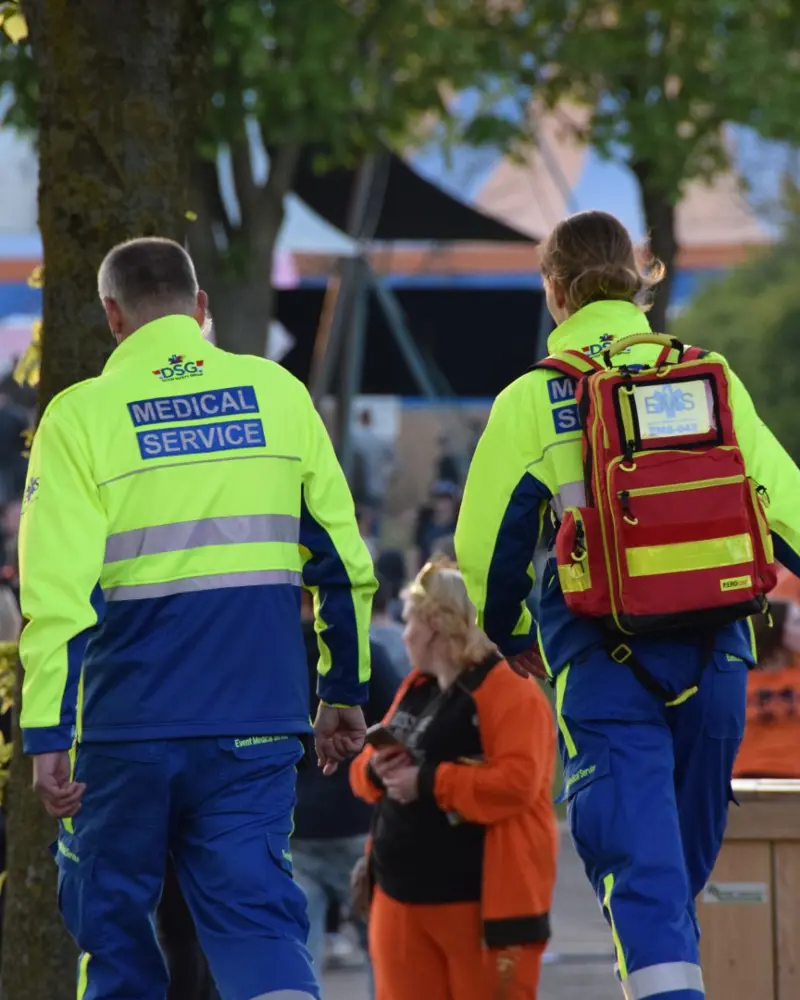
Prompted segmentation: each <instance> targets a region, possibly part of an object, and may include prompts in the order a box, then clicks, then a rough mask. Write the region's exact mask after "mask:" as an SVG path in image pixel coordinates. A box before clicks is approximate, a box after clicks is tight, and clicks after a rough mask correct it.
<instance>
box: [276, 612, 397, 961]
mask: <svg viewBox="0 0 800 1000" xmlns="http://www.w3.org/2000/svg"><path fill="white" fill-rule="evenodd" d="M303 601H304V605H303V611H304V614H303V635H304V638H305V643H306V650H307V654H308V677H309V685H310V695H311V712H312V715H313V713H314V712H315V711H316V705H317V696H316V691H315V689H316V676H317V661H318V660H319V648H318V646H317V636H316V633H315V631H314V621H313V615H312V611H311V599H310V596H309V595H308V594H307V593H305V592H304V593H303ZM370 652H371V656H372V678H371V680H370V689H369V702H368V704H367V705H365V706H364V716H365V718H366V721H367V725H368V726H370V725H373V724H375V723H377V722H380V721H381V719H383V717H384V715H385V714H386V712H387V711H388V710H389V707H390V706H391V704H392V700H393V699H394V695H395V692H396V691H397V688H398V687H399V685H400V680H401V677H400V674H399V672H398V671H397V670H396V669H395V668H394V667H393V666H392V662H391V660H390V659H389V656H388V654H387V653H386V651H385V650H384V648H383V647H382V646H381V645H380V644H378V643H375V642H371V643H370ZM349 771H350V763H349V761H348V762H346V763H344V764H340V765H339V767H338V769H337V771H336V773H335V774H333V775H331V776H330V777H325V776H324V775H323V774H322V771H321V770H320V769H319V768H318V767H316V765H315V764H313V763H309V764H307V765H306V766H305V767H303V768H301V769H300V770H299V771H298V775H297V805H296V807H295V811H294V835H293V837H292V845H291V846H292V860H293V864H294V874H295V879H296V880H297V883H298V885H300V886H301V887H302V889H303V890H304V891H305V893H306V896H307V898H308V920H309V925H310V930H309V938H308V948H309V951H310V952H311V956H312V958H313V960H314V965H315V968H316V972H317V976H318V977H319V978H320V979H321V978H322V962H323V957H324V945H325V923H326V915H327V912H328V908H329V906H330V905H331V904H338V905H339V906H343V905H346V904H347V902H348V901H349V898H350V873H351V871H352V870H353V867H354V865H355V864H356V862H357V861H358V860H359V859H360V858H361V857H362V856H363V854H364V848H365V844H366V839H367V835H368V833H369V830H370V826H371V823H372V807H371V806H370V805H367V803H365V802H362V801H360V800H359V799H357V798H356V797H355V795H354V794H353V792H352V791H351V789H350V777H349ZM361 930H362V932H363V928H361ZM362 942H363V943H364V944H365V943H366V936H365V935H363V934H362Z"/></svg>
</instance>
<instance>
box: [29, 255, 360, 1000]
mask: <svg viewBox="0 0 800 1000" xmlns="http://www.w3.org/2000/svg"><path fill="white" fill-rule="evenodd" d="M98 284H99V292H100V297H101V299H102V301H103V305H104V307H105V311H106V314H107V316H108V320H109V325H110V327H111V330H112V333H113V334H114V337H115V339H116V340H117V342H118V345H119V346H118V347H117V349H116V350H115V351H114V353H113V354H112V355H111V358H110V359H109V361H108V363H107V364H106V366H105V368H104V370H103V373H102V374H101V375H100V376H99V377H98V378H95V379H89V380H88V381H85V382H82V383H79V384H78V385H74V386H72V387H71V388H69V389H67V390H66V391H65V392H63V393H61V395H59V396H57V397H56V398H55V399H54V400H53V402H52V403H51V404H50V405H49V406H48V408H47V410H46V412H45V414H44V416H43V418H42V422H41V424H40V426H39V429H38V432H37V434H36V437H35V440H34V444H33V448H32V452H31V459H30V470H29V478H28V483H27V488H26V491H25V501H24V508H23V513H22V519H21V528H20V560H21V574H22V607H23V613H24V615H25V617H26V618H27V619H28V624H27V626H26V628H25V630H24V632H23V635H22V641H21V648H20V652H21V657H22V662H23V666H24V668H25V679H24V687H23V701H22V719H21V722H22V732H23V741H24V748H25V751H26V753H28V754H33V755H34V781H35V787H36V789H37V791H38V792H39V794H40V795H41V797H42V799H43V800H44V803H45V805H46V807H47V808H48V810H49V811H50V812H51V813H52V814H53V815H55V816H58V817H60V818H61V819H62V824H61V829H60V835H59V839H58V844H57V850H56V860H57V862H58V866H59V869H60V871H59V904H60V907H61V911H62V914H63V917H64V920H65V922H66V925H67V927H68V929H69V930H70V932H71V933H72V935H73V936H74V937H75V939H76V941H77V942H78V945H79V946H80V948H81V951H82V955H81V959H80V969H79V996H83V995H84V994H85V995H86V996H87V997H88V996H91V997H93V998H96V1000H111V998H114V1000H117V998H119V997H136V998H137V1000H163V997H164V995H165V992H166V987H167V973H166V969H165V965H164V960H163V957H162V954H161V951H160V950H159V947H158V943H157V940H156V936H155V933H154V929H153V920H152V918H153V914H154V912H155V909H156V906H157V904H158V900H159V897H160V894H161V888H162V883H163V879H164V874H165V867H166V861H167V855H168V853H171V854H172V856H173V859H174V863H175V866H176V870H177V873H178V876H179V879H180V883H181V888H182V890H183V892H184V895H185V896H186V899H187V902H188V904H189V906H190V909H191V910H192V913H193V916H194V919H195V921H196V923H197V927H198V932H199V936H200V941H201V944H202V947H203V949H204V951H205V953H206V955H207V956H208V959H209V963H210V965H211V968H212V971H213V974H214V977H215V979H216V981H217V984H218V987H219V991H220V993H221V995H222V997H223V1000H252V998H259V1000H261V998H265V1000H266V998H269V997H274V998H275V1000H284V998H288V997H291V998H292V1000H294V998H295V997H296V998H297V1000H302V998H304V997H306V998H309V1000H311V998H318V997H319V992H318V987H317V984H316V982H315V977H314V974H313V971H312V968H311V963H310V960H309V956H308V952H307V950H306V948H305V937H306V933H307V922H306V916H305V901H304V898H303V895H302V892H301V891H300V889H299V888H298V887H297V886H296V885H295V883H294V881H293V879H292V861H291V854H290V847H289V834H290V832H291V812H292V808H293V805H294V778H295V767H296V765H297V764H298V762H299V761H300V759H301V758H302V756H303V741H304V739H305V738H306V737H307V735H309V734H310V733H311V726H310V723H309V718H308V711H309V709H308V675H307V667H306V654H305V648H304V643H303V633H302V628H301V621H300V586H301V584H304V585H305V586H306V587H307V588H309V589H311V590H312V591H313V593H314V597H315V609H316V614H317V629H318V633H319V646H320V653H321V658H320V667H319V693H320V698H321V707H320V712H319V715H318V717H317V722H316V745H317V755H318V758H319V763H320V766H323V767H324V768H325V770H326V771H327V772H328V773H330V772H331V771H332V770H334V769H335V767H336V764H337V762H338V761H340V760H343V759H344V758H345V757H346V756H348V755H350V754H352V753H354V752H355V751H357V750H358V749H360V746H361V744H362V743H363V738H364V721H363V716H362V713H361V709H360V708H359V707H357V706H359V705H360V704H361V703H362V702H364V701H365V700H366V698H367V693H368V681H369V673H370V667H369V621H370V605H371V597H372V593H373V592H374V589H375V587H376V582H375V579H374V575H373V570H372V563H371V560H370V558H369V555H368V553H367V550H366V547H365V545H364V544H363V542H362V540H361V538H360V536H359V533H358V529H357V526H356V520H355V514H354V509H353V503H352V500H351V497H350V493H349V490H348V487H347V484H346V482H345V479H344V476H343V474H342V471H341V469H340V467H339V464H338V462H337V460H336V457H335V455H334V452H333V448H332V446H331V443H330V439H329V438H328V435H327V433H326V431H325V429H324V426H323V424H322V421H321V420H320V418H319V416H318V415H317V413H316V411H315V409H314V407H313V405H312V402H311V399H310V397H309V395H308V393H307V392H306V390H305V388H304V387H303V386H302V385H301V384H300V382H298V381H297V380H296V379H295V378H293V377H292V376H291V375H289V374H288V373H287V372H286V371H284V370H283V369H282V368H280V367H279V366H277V365H275V364H273V363H271V362H268V361H266V360H262V359H259V358H254V357H241V356H235V355H231V354H228V353H226V352H224V351H221V350H218V349H217V348H215V347H213V346H211V345H210V344H209V343H208V342H206V341H205V340H204V338H203V334H202V328H203V325H204V322H205V314H206V296H205V293H204V292H202V291H200V290H199V289H198V286H197V279H196V277H195V272H194V267H193V265H192V262H191V260H190V258H189V257H188V255H187V254H186V253H185V252H184V250H183V249H182V248H181V247H180V246H178V245H177V244H175V243H172V242H171V241H167V240H156V239H144V240H135V241H132V242H130V243H127V244H122V245H120V246H118V247H116V248H115V249H114V250H112V251H111V252H110V254H109V255H108V256H107V258H106V260H105V261H104V263H103V265H102V267H101V268H100V272H99V278H98ZM73 739H74V740H75V748H74V752H73V753H72V755H71V760H70V755H69V753H68V751H70V748H71V747H72V746H73Z"/></svg>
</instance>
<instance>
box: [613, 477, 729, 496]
mask: <svg viewBox="0 0 800 1000" xmlns="http://www.w3.org/2000/svg"><path fill="white" fill-rule="evenodd" d="M746 478H747V477H746V476H724V477H723V478H722V479H696V480H694V481H693V482H690V483H669V484H667V485H666V486H635V487H634V488H633V489H632V490H620V491H619V492H618V493H617V496H618V497H619V498H620V499H621V498H622V495H623V493H624V494H625V495H626V496H628V497H647V496H657V495H658V494H660V493H682V492H683V491H684V490H704V489H707V488H708V487H710V486H733V485H734V484H735V483H743V482H744V481H745V479H746Z"/></svg>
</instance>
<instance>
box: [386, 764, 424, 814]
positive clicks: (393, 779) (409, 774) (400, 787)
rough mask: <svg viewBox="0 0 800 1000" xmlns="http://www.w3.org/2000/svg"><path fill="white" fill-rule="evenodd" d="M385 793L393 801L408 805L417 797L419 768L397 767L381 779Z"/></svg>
mask: <svg viewBox="0 0 800 1000" xmlns="http://www.w3.org/2000/svg"><path fill="white" fill-rule="evenodd" d="M383 783H384V785H385V786H386V794H387V795H388V796H389V798H390V799H394V800H395V802H400V803H401V804H402V805H408V803H409V802H416V801H417V799H418V798H419V768H418V767H398V768H395V769H394V770H393V771H391V772H390V773H389V774H387V775H386V777H385V778H384V779H383Z"/></svg>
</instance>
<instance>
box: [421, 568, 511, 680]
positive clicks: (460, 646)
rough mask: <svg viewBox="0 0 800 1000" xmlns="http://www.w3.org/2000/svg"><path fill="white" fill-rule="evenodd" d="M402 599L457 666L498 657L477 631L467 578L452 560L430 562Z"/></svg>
mask: <svg viewBox="0 0 800 1000" xmlns="http://www.w3.org/2000/svg"><path fill="white" fill-rule="evenodd" d="M403 596H404V597H405V600H406V601H407V602H408V604H409V606H410V609H411V610H412V611H413V613H414V614H415V615H417V616H418V617H419V618H420V619H421V620H422V621H424V622H425V623H426V624H427V625H428V626H429V627H430V628H431V629H432V630H433V631H434V632H435V633H436V634H437V635H438V636H439V637H440V638H441V639H442V640H443V641H444V643H445V644H446V646H447V650H448V656H449V658H450V661H451V662H452V663H453V664H454V665H457V666H460V667H462V668H467V667H472V666H475V665H476V664H478V663H482V662H483V661H484V660H485V659H486V658H487V657H489V656H491V655H493V654H495V655H496V654H497V646H495V644H494V643H493V642H492V641H491V640H490V639H489V637H488V636H487V635H486V633H485V632H483V631H482V630H481V629H480V628H478V625H477V613H476V611H475V607H474V605H473V604H472V601H470V599H469V595H468V594H467V588H466V584H465V583H464V578H463V576H462V575H461V572H460V570H459V569H458V566H457V565H456V564H455V563H454V562H453V561H452V560H451V559H448V558H447V557H446V556H435V557H434V558H432V559H430V560H429V561H428V562H427V563H426V564H425V565H424V566H423V567H422V569H421V570H420V571H419V573H418V574H417V576H416V579H415V580H414V581H413V582H412V583H411V585H410V586H409V587H408V589H407V590H406V591H405V593H404V595H403Z"/></svg>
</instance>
